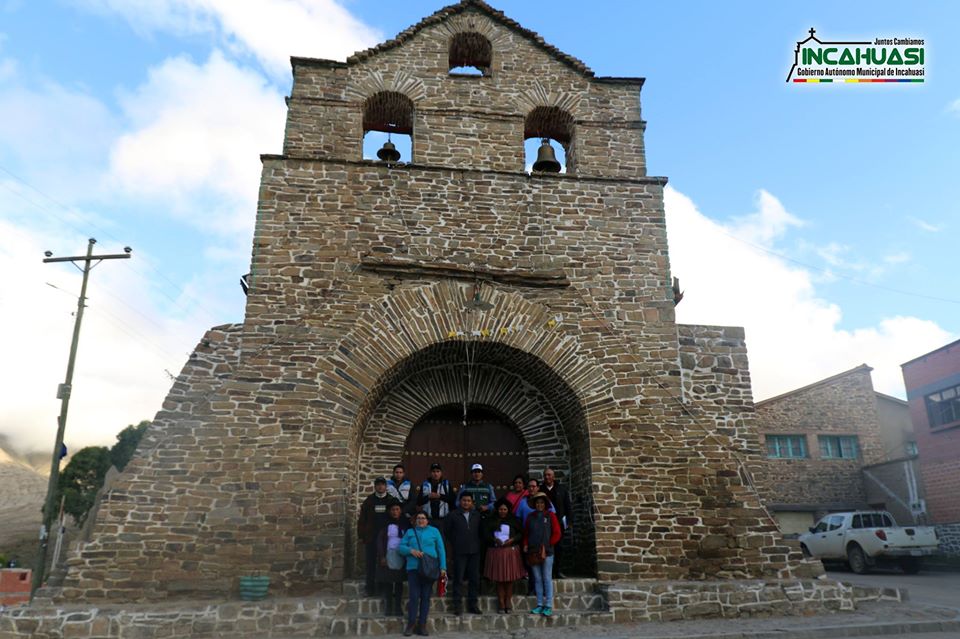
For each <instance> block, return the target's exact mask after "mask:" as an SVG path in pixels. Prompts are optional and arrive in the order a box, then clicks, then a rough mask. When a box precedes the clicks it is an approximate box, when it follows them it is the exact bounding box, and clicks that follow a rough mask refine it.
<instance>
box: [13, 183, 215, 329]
mask: <svg viewBox="0 0 960 639" xmlns="http://www.w3.org/2000/svg"><path fill="white" fill-rule="evenodd" d="M0 172H2V173H5V174H6V175H8V176H10V177H11V178H12V179H13V180H15V181H16V182H18V183H19V184H22V185H23V186H25V187H27V188H28V189H30V190H31V191H33V192H34V193H36V194H38V195H40V196H41V197H43V198H45V199H46V200H48V201H50V202H52V203H53V204H55V205H56V206H58V207H60V208H61V209H63V210H64V211H65V212H67V213H69V214H71V215H76V213H75V212H74V211H75V209H74V208H73V207H70V206H67V205H66V204H64V203H63V202H61V201H60V200H58V199H56V198H55V197H53V196H52V195H49V194H47V193H45V192H44V191H41V190H40V189H39V188H37V187H35V186H33V185H32V184H30V183H29V182H27V181H26V180H24V179H23V178H21V177H19V176H18V175H16V174H15V173H13V172H11V171H10V170H9V169H7V168H5V167H3V166H0ZM0 186H3V187H4V188H6V189H7V190H8V191H9V192H10V193H13V194H14V195H16V196H17V197H19V198H20V199H21V200H23V201H25V202H27V203H28V204H30V205H31V206H33V207H34V208H35V209H37V210H38V211H40V212H42V213H46V214H47V215H50V216H51V217H53V218H55V219H57V220H59V221H60V222H61V223H63V224H65V225H67V226H69V227H70V228H72V229H73V230H75V231H77V233H79V234H81V235H83V234H85V231H84V230H83V229H81V228H80V227H79V226H78V225H77V224H76V223H74V222H73V221H70V220H67V219H65V218H63V217H61V216H60V215H57V214H56V213H55V212H54V211H53V210H51V209H50V208H49V207H46V206H43V205H42V204H40V203H38V202H36V201H35V200H33V199H31V198H28V197H27V196H26V195H24V194H23V193H22V192H20V191H17V190H15V189H13V188H11V187H10V185H9V184H8V183H6V182H0ZM84 222H85V223H86V224H88V225H89V226H91V227H92V228H93V229H94V230H96V231H97V232H98V233H100V234H101V235H104V236H106V237H108V238H110V239H112V240H115V241H117V242H119V241H120V240H119V239H118V238H117V237H116V236H115V235H113V234H112V233H110V232H109V231H107V230H106V229H104V228H102V227H100V226H99V225H98V224H96V223H94V222H92V221H90V220H89V219H85V220H84ZM139 261H140V262H142V263H143V264H145V265H146V266H147V267H148V268H150V269H151V270H152V271H153V272H154V273H156V275H157V276H159V278H160V279H162V280H164V281H165V282H167V283H168V284H169V285H170V286H172V287H173V289H174V290H176V291H177V292H178V293H182V294H184V295H185V296H186V297H188V298H190V300H191V302H192V303H193V304H195V307H196V309H199V310H200V311H202V312H203V313H204V314H205V315H206V316H207V317H208V319H209V320H210V321H212V322H217V321H219V319H218V316H217V314H215V313H214V312H213V311H211V310H210V309H207V308H206V307H204V305H203V304H201V303H200V300H199V299H198V298H196V297H194V296H193V295H191V294H190V293H188V292H187V291H186V289H185V288H184V287H182V286H180V285H179V284H177V283H176V282H174V281H173V280H171V279H170V278H169V277H167V275H166V274H165V273H164V272H163V271H161V270H160V269H159V268H157V267H156V266H155V265H153V264H152V262H151V260H150V259H149V258H146V257H143V256H141V257H140V259H139ZM130 268H132V269H133V270H134V271H135V272H137V273H140V274H141V275H144V273H143V271H141V270H140V269H139V268H137V267H134V266H130ZM146 279H147V281H148V282H150V279H149V278H146ZM155 288H156V290H157V291H158V292H159V293H161V294H162V295H163V296H164V297H166V298H167V299H169V300H170V301H171V302H173V303H174V304H176V305H177V306H179V307H180V308H182V309H183V310H189V309H188V308H187V307H186V306H184V305H183V302H182V301H178V300H177V299H176V298H174V297H173V296H171V295H170V294H169V293H167V291H165V290H164V289H163V288H160V287H155Z"/></svg>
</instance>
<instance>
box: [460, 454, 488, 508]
mask: <svg viewBox="0 0 960 639" xmlns="http://www.w3.org/2000/svg"><path fill="white" fill-rule="evenodd" d="M464 495H470V496H471V497H473V507H474V508H475V509H476V511H477V512H478V513H480V515H481V516H483V517H486V516H487V515H489V514H490V513H491V512H493V503H494V502H495V501H497V495H496V493H494V492H493V486H491V485H490V484H488V483H487V482H485V481H483V466H481V465H480V464H474V465H473V466H471V467H470V481H468V482H467V483H465V484H464V485H462V486H460V492H459V493H457V503H458V504H459V503H460V498H461V497H463V496H464Z"/></svg>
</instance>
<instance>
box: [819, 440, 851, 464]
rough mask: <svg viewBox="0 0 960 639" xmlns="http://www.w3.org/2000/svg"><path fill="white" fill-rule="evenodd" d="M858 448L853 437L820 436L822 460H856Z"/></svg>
mask: <svg viewBox="0 0 960 639" xmlns="http://www.w3.org/2000/svg"><path fill="white" fill-rule="evenodd" d="M859 448H860V447H859V446H858V445H857V438H856V436H854V435H820V457H822V458H824V459H856V458H857V456H858V455H859V454H860V452H859Z"/></svg>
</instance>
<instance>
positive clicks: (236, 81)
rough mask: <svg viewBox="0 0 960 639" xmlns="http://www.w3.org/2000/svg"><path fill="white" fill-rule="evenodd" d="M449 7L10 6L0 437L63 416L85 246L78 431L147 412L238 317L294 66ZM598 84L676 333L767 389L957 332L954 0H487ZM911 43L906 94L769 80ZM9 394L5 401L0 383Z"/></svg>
mask: <svg viewBox="0 0 960 639" xmlns="http://www.w3.org/2000/svg"><path fill="white" fill-rule="evenodd" d="M441 6H442V5H441V4H439V3H428V2H421V1H416V2H404V3H387V2H381V1H375V0H355V1H353V2H342V3H339V4H337V3H334V2H333V1H332V0H261V1H260V2H251V3H247V2H231V1H230V0H69V1H68V0H62V1H48V2H27V1H26V0H22V1H21V0H0V231H2V233H0V266H2V267H3V268H4V271H5V272H6V273H7V274H8V285H7V286H5V287H3V289H2V291H0V336H2V337H0V339H2V342H0V343H2V351H3V352H4V354H5V357H4V360H5V361H7V362H17V365H16V366H9V365H8V366H7V367H5V368H6V370H5V372H4V373H2V375H3V377H2V378H0V382H2V387H3V388H4V389H5V393H4V395H3V400H2V401H3V404H4V409H3V410H2V411H0V434H8V435H10V436H11V437H12V438H13V440H14V441H15V442H20V446H21V447H24V448H32V447H35V446H43V447H46V446H47V445H48V444H47V442H48V441H51V440H52V433H53V432H54V430H55V424H54V422H55V415H56V413H57V410H58V402H57V401H56V399H55V397H54V392H55V389H56V384H57V383H59V382H60V381H62V376H63V369H64V366H65V361H66V354H67V347H68V345H69V339H70V330H71V328H72V318H71V316H70V313H71V312H72V311H73V309H74V306H75V301H74V299H73V296H75V294H76V292H77V290H78V289H79V281H78V277H77V275H76V273H75V272H73V271H72V270H71V268H70V267H69V266H64V265H42V264H41V263H40V259H41V257H42V252H43V250H45V249H50V250H52V251H54V252H55V253H56V254H58V255H67V254H79V253H81V252H82V251H83V250H84V248H85V243H86V238H87V237H90V236H94V237H97V238H98V240H99V244H98V248H99V249H102V250H104V251H105V252H114V251H116V250H118V249H119V248H121V247H122V246H124V245H130V246H132V247H133V248H134V258H133V259H132V260H130V261H129V263H119V262H114V263H106V264H104V265H102V266H100V267H99V268H98V269H97V270H96V271H95V272H94V275H93V278H92V281H91V291H90V298H91V302H90V307H89V308H90V310H89V313H88V314H87V316H86V317H85V320H84V322H85V325H84V332H83V336H82V343H81V348H80V356H79V362H78V369H77V380H76V383H75V388H76V390H77V392H76V395H75V399H74V403H73V407H72V409H71V417H70V426H69V428H68V435H67V439H68V442H71V441H72V442H76V443H77V444H78V445H84V444H88V443H104V442H109V441H110V440H111V439H112V435H113V433H115V432H117V431H118V430H119V429H121V428H122V427H123V426H125V425H126V424H127V423H130V422H136V421H139V420H140V419H144V418H151V417H152V416H153V414H154V413H155V412H156V410H157V409H158V408H159V406H160V403H161V401H162V398H163V396H164V394H165V393H166V390H167V388H168V387H169V384H170V379H169V375H168V373H172V374H176V373H177V372H178V371H179V369H180V367H181V366H182V364H183V361H184V360H185V357H186V354H187V353H188V352H189V351H190V350H191V349H192V348H193V345H194V344H195V343H196V342H197V341H198V340H199V338H200V337H201V335H202V332H203V330H204V329H205V327H209V326H212V325H215V324H221V323H226V322H235V321H240V320H241V319H242V313H243V302H244V300H243V296H242V293H241V291H240V288H239V286H238V285H237V278H238V277H239V276H240V275H241V274H242V273H244V272H246V270H247V265H248V263H249V255H250V241H251V237H252V230H253V222H254V213H255V206H256V191H257V186H258V185H257V180H258V175H259V160H258V155H259V154H260V153H276V152H279V150H280V145H281V141H282V134H283V118H284V113H285V111H284V106H283V96H284V95H286V94H287V93H288V92H289V82H290V73H289V65H288V63H287V59H288V58H289V56H290V55H302V56H313V57H327V58H336V59H344V58H345V57H346V56H347V55H349V54H350V53H351V52H353V51H355V50H357V49H361V48H365V47H366V46H370V45H372V44H375V43H376V42H378V41H382V40H385V39H387V38H389V37H392V36H393V35H394V34H395V33H397V32H399V31H401V30H403V29H404V28H406V27H407V26H409V25H411V24H413V23H415V22H417V21H418V20H419V19H420V18H422V17H424V16H426V15H428V14H430V13H432V12H433V11H435V10H437V9H438V8H440V7H441ZM495 6H496V7H497V8H499V9H502V10H504V11H505V12H506V13H507V15H508V16H510V17H512V18H513V19H515V20H517V21H519V22H520V23H521V24H523V25H524V26H526V27H528V28H530V29H532V30H534V31H536V32H538V33H540V34H541V35H542V36H543V37H544V38H545V39H546V40H547V41H548V42H550V43H551V44H554V45H555V46H557V47H559V48H560V49H562V50H564V51H566V52H568V53H570V54H572V55H574V56H576V57H578V58H580V59H582V60H584V61H585V62H586V63H587V64H588V65H589V66H590V67H591V68H593V69H594V71H596V73H597V74H598V75H627V76H636V75H639V76H644V77H646V78H647V82H646V85H645V86H644V88H643V117H644V118H645V119H646V120H647V121H648V129H647V138H646V141H647V158H648V164H649V167H650V173H651V174H654V175H664V176H667V177H669V178H670V188H669V190H668V193H667V211H668V224H669V233H670V242H671V251H672V265H673V269H674V273H675V274H676V275H678V276H679V277H680V278H681V280H682V282H683V285H684V288H685V289H686V293H687V296H686V298H685V299H684V301H683V303H682V304H681V305H680V307H679V308H678V317H679V319H680V320H681V321H686V322H696V323H715V324H736V325H744V326H745V327H746V328H747V338H748V344H749V346H750V356H751V362H752V371H753V381H754V386H755V390H756V394H757V396H758V397H768V396H771V395H773V394H777V393H779V392H783V391H786V390H789V389H790V388H793V387H796V386H800V385H803V384H806V383H809V382H812V381H815V380H816V379H819V378H821V377H825V376H827V375H831V374H834V373H836V372H840V371H842V370H846V369H849V368H852V367H854V366H856V365H858V364H860V363H863V362H866V363H868V364H870V365H871V366H874V368H875V371H874V382H875V385H876V387H877V388H878V390H881V391H883V392H887V393H891V394H896V395H902V384H901V383H900V381H899V369H898V364H899V363H901V362H903V361H906V360H907V359H910V358H912V357H915V356H917V355H920V354H922V353H924V352H926V351H928V350H931V349H933V348H935V347H937V346H939V345H942V344H943V343H946V342H948V341H950V340H952V339H956V338H957V336H960V320H958V318H960V313H958V311H960V286H958V284H957V280H956V272H957V270H956V266H955V262H956V258H955V257H954V255H955V254H956V249H955V244H956V237H957V232H958V229H960V210H958V207H960V204H958V203H960V180H957V178H956V174H957V169H958V166H957V153H956V149H957V148H958V147H960V81H958V77H960V45H958V44H957V39H956V33H955V25H957V24H958V23H960V5H957V4H956V3H951V2H925V3H914V4H911V5H910V6H909V8H905V7H904V5H903V4H902V3H893V2H890V3H883V2H874V3H871V5H870V8H869V11H867V10H865V9H864V7H863V5H858V4H837V3H826V2H824V3H817V2H810V3H804V4H803V5H802V6H799V5H797V4H796V3H790V4H787V3H769V2H746V1H744V2H737V3H713V2H685V3H640V2H595V3H582V2H561V1H559V0H558V1H554V2H539V1H538V2H529V1H528V2H501V3H499V4H497V3H495ZM810 27H815V28H816V29H817V30H818V34H819V35H820V36H822V37H824V39H847V38H855V39H872V38H873V37H920V38H924V39H925V40H926V60H927V66H926V72H927V80H926V82H925V83H924V84H917V85H866V86H863V85H794V84H787V83H786V82H784V80H785V78H786V74H787V71H788V69H789V67H790V64H791V62H792V50H793V46H794V43H795V42H796V40H798V39H802V38H803V37H804V36H805V35H806V32H807V29H809V28H810ZM6 391H9V392H6Z"/></svg>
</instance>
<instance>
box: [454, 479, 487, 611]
mask: <svg viewBox="0 0 960 639" xmlns="http://www.w3.org/2000/svg"><path fill="white" fill-rule="evenodd" d="M480 519H481V518H480V514H479V513H478V512H477V511H475V510H474V509H473V496H472V495H470V493H464V494H463V495H461V496H460V509H459V510H456V511H454V512H452V513H450V515H449V516H448V517H447V540H448V541H449V542H450V546H451V548H452V550H453V592H452V593H451V601H452V602H453V614H455V615H460V614H462V613H463V608H462V607H461V605H460V597H461V591H462V588H463V580H464V579H466V580H467V582H468V589H467V610H469V611H470V612H471V613H472V614H475V615H479V614H480V606H479V605H477V600H478V597H479V595H480V545H481V544H480Z"/></svg>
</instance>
